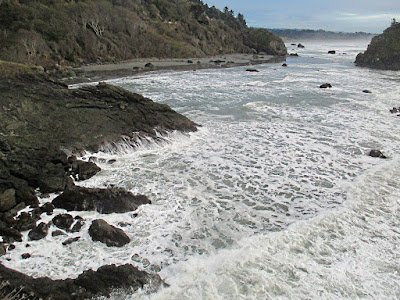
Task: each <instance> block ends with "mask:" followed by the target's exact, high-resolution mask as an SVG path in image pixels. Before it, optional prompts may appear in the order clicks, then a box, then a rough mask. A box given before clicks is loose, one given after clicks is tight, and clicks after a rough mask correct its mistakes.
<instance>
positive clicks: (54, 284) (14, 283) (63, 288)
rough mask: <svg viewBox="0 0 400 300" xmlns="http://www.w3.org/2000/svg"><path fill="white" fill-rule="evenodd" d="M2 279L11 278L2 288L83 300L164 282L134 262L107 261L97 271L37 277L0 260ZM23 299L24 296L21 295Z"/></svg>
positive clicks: (33, 296) (31, 296) (29, 294)
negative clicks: (54, 277)
mask: <svg viewBox="0 0 400 300" xmlns="http://www.w3.org/2000/svg"><path fill="white" fill-rule="evenodd" d="M0 280H1V281H2V282H6V281H7V282H8V284H6V285H5V286H4V287H3V289H2V292H5V293H6V292H9V293H11V292H12V291H13V290H14V289H15V290H21V291H20V292H19V296H20V297H22V296H23V295H25V296H27V299H28V298H29V299H39V298H41V299H59V300H83V299H91V298H92V297H95V296H98V295H104V296H109V295H110V293H111V292H112V291H113V289H126V290H129V291H135V290H138V289H140V288H143V287H144V286H146V285H148V286H149V288H150V289H152V290H155V289H157V288H158V287H160V286H161V285H162V284H163V282H162V280H161V278H160V277H159V276H158V275H152V274H149V273H147V272H144V271H139V270H138V269H137V268H135V267H134V266H132V265H129V264H126V265H122V266H115V265H106V266H102V267H100V268H99V269H98V270H97V271H93V270H88V271H85V272H83V273H82V274H81V275H79V276H78V278H76V279H65V280H52V279H50V278H48V277H41V278H33V277H31V276H27V275H24V274H22V273H20V272H17V271H14V270H11V269H8V268H6V267H4V266H3V265H1V264H0ZM21 299H22V298H21Z"/></svg>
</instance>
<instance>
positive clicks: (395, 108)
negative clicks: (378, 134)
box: [390, 107, 400, 114]
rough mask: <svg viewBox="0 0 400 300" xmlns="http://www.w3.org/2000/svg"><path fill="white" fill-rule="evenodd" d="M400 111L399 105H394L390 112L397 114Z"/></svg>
mask: <svg viewBox="0 0 400 300" xmlns="http://www.w3.org/2000/svg"><path fill="white" fill-rule="evenodd" d="M399 111H400V109H399V108H397V107H393V108H392V109H391V110H390V112H391V113H392V114H396V113H398V112H399Z"/></svg>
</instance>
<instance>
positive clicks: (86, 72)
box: [66, 53, 286, 84]
mask: <svg viewBox="0 0 400 300" xmlns="http://www.w3.org/2000/svg"><path fill="white" fill-rule="evenodd" d="M284 60H286V56H273V55H263V54H258V55H255V54H240V53H237V54H227V55H218V56H208V57H202V58H138V59H131V60H127V61H124V62H120V63H115V64H95V65H87V66H82V67H79V68H74V69H73V70H74V72H75V73H76V74H77V77H76V78H72V79H68V80H66V82H67V83H68V84H74V83H85V82H86V83H89V82H93V81H101V80H107V79H113V78H119V77H124V76H132V75H136V74H142V73H148V72H154V71H163V70H168V71H190V70H193V71H196V70H201V69H216V68H231V67H238V66H253V65H259V64H265V63H278V62H282V61H284ZM148 64H151V65H150V66H148V67H146V65H148Z"/></svg>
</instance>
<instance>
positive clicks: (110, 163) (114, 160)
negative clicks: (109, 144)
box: [107, 159, 117, 165]
mask: <svg viewBox="0 0 400 300" xmlns="http://www.w3.org/2000/svg"><path fill="white" fill-rule="evenodd" d="M116 162H117V160H116V159H110V160H108V161H107V163H108V164H109V165H112V164H114V163H116Z"/></svg>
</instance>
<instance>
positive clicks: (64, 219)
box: [53, 214, 74, 230]
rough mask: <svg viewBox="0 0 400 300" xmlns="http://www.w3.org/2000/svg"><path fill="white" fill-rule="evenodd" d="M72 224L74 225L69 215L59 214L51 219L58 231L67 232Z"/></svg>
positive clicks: (72, 218)
mask: <svg viewBox="0 0 400 300" xmlns="http://www.w3.org/2000/svg"><path fill="white" fill-rule="evenodd" d="M73 223H74V217H73V216H71V215H70V214H61V215H57V216H55V217H54V218H53V224H54V226H56V227H58V228H60V229H64V230H68V229H69V228H70V227H71V225H72V224H73Z"/></svg>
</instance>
